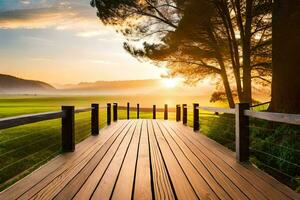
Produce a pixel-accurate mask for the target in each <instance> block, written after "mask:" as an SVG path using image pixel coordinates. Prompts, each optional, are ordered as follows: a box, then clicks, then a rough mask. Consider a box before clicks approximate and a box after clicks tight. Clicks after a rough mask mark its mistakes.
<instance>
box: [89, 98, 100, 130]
mask: <svg viewBox="0 0 300 200" xmlns="http://www.w3.org/2000/svg"><path fill="white" fill-rule="evenodd" d="M91 113H92V115H91V129H92V130H91V131H92V135H98V134H99V104H96V103H93V104H92V111H91Z"/></svg>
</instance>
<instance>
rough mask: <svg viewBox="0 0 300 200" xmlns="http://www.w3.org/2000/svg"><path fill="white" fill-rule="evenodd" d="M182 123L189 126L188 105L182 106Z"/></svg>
mask: <svg viewBox="0 0 300 200" xmlns="http://www.w3.org/2000/svg"><path fill="white" fill-rule="evenodd" d="M182 123H183V124H187V105H186V104H182Z"/></svg>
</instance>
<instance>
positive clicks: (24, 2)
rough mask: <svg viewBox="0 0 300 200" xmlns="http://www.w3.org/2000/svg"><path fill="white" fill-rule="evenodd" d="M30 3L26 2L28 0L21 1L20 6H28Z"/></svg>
mask: <svg viewBox="0 0 300 200" xmlns="http://www.w3.org/2000/svg"><path fill="white" fill-rule="evenodd" d="M30 3H31V2H30V1H28V0H21V4H25V5H28V4H30Z"/></svg>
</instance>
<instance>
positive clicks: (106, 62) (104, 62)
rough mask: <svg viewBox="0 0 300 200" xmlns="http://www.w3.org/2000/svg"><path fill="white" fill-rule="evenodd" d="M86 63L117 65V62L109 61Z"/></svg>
mask: <svg viewBox="0 0 300 200" xmlns="http://www.w3.org/2000/svg"><path fill="white" fill-rule="evenodd" d="M88 62H90V63H94V64H104V65H114V64H118V63H117V62H111V61H106V60H88Z"/></svg>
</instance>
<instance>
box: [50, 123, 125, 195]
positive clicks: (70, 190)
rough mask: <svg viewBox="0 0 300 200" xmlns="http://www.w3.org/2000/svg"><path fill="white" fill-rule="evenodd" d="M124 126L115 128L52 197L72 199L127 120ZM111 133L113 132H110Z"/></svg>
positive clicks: (123, 127)
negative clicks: (85, 162)
mask: <svg viewBox="0 0 300 200" xmlns="http://www.w3.org/2000/svg"><path fill="white" fill-rule="evenodd" d="M124 124H125V126H122V127H121V128H120V129H118V130H117V132H118V133H117V134H115V135H113V136H112V137H111V138H110V139H109V140H108V142H107V143H105V144H104V145H103V147H102V148H101V149H99V151H98V152H97V153H96V154H95V156H94V157H93V158H91V159H90V161H89V162H88V163H87V164H86V165H85V167H84V168H83V169H82V170H81V171H80V172H79V173H78V174H77V175H76V176H75V177H74V178H73V179H72V180H71V181H70V182H69V183H68V184H67V185H66V186H65V187H64V188H63V189H62V190H61V191H60V192H59V194H57V196H56V197H55V198H54V199H61V200H66V199H72V198H73V197H74V196H75V194H76V193H77V192H78V191H79V189H80V188H81V186H82V185H83V184H84V183H85V181H86V180H87V179H88V177H89V176H90V175H91V174H92V173H93V171H94V170H95V168H96V167H97V166H98V164H99V163H100V162H101V160H102V158H103V157H104V155H105V154H106V153H107V151H108V150H109V148H110V147H111V145H112V143H113V142H115V141H116V139H117V137H118V136H119V134H120V133H121V132H122V131H123V130H124V129H125V128H126V125H129V121H127V122H126V123H124ZM111 134H113V132H112V133H111Z"/></svg>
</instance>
